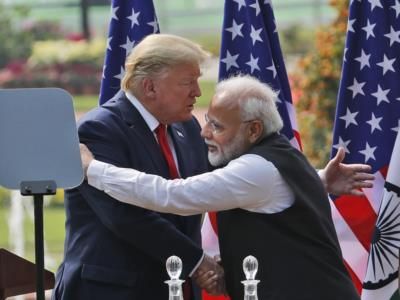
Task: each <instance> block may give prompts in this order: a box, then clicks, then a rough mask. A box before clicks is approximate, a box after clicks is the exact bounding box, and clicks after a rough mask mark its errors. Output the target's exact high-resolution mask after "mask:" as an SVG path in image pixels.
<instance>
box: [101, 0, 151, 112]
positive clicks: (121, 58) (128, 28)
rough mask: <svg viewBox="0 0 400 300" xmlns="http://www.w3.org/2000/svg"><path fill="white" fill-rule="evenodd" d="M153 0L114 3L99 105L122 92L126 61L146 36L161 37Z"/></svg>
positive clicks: (131, 0) (116, 1)
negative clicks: (154, 35) (153, 34)
mask: <svg viewBox="0 0 400 300" xmlns="http://www.w3.org/2000/svg"><path fill="white" fill-rule="evenodd" d="M158 32H159V26H158V21H157V17H156V14H155V10H154V5H153V1H152V0H145V1H144V0H113V1H112V3H111V20H110V28H109V34H108V38H107V49H106V57H105V61H104V67H103V78H102V81H101V89H100V100H99V102H100V104H102V103H104V102H106V101H107V100H109V99H111V98H112V97H113V96H114V95H115V94H116V93H117V92H118V91H119V90H120V83H121V79H122V77H123V75H124V73H125V71H124V65H125V58H126V57H127V56H128V54H129V53H130V52H131V51H132V49H133V47H134V46H135V45H136V44H137V43H138V42H139V41H141V40H142V39H143V38H144V37H145V36H146V35H149V34H152V33H158Z"/></svg>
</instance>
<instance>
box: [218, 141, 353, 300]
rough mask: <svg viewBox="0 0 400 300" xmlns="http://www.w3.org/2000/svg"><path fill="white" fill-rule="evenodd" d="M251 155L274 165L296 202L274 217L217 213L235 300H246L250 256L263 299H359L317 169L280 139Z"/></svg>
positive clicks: (256, 148)
mask: <svg viewBox="0 0 400 300" xmlns="http://www.w3.org/2000/svg"><path fill="white" fill-rule="evenodd" d="M248 153H251V154H257V155H260V156H262V157H263V158H265V159H266V160H268V161H270V162H272V163H273V164H274V165H275V167H276V168H277V169H278V170H279V172H280V174H281V175H282V177H283V178H284V179H285V181H286V182H287V183H288V185H289V186H290V188H291V189H292V190H293V192H294V195H295V202H294V204H293V205H292V206H291V207H290V208H288V209H286V210H284V211H282V212H280V213H275V214H262V213H254V212H249V211H246V210H243V209H233V210H228V211H222V212H219V213H218V214H217V220H218V231H219V243H220V250H221V258H222V263H223V267H224V269H225V276H226V284H227V289H228V293H229V295H230V296H231V298H232V300H243V294H244V293H243V285H242V284H241V281H242V280H244V279H245V276H244V273H243V267H242V262H243V259H244V258H245V257H246V256H248V255H253V256H255V257H256V258H257V259H258V262H259V269H258V273H257V275H256V279H259V280H260V281H261V282H260V283H259V285H258V298H259V299H260V300H357V299H360V298H359V296H358V294H357V291H356V290H355V288H354V286H353V283H352V282H351V280H350V277H349V275H348V273H347V270H346V269H345V266H344V264H343V261H342V255H341V251H340V248H339V243H338V240H337V236H336V232H335V229H334V225H333V221H332V218H331V211H330V206H329V202H328V201H329V200H328V198H327V194H326V192H325V189H324V187H323V185H322V183H321V180H320V179H319V177H318V174H317V173H316V171H315V170H314V168H312V167H311V166H310V164H309V163H308V162H307V160H306V158H305V157H304V156H303V154H301V152H299V151H297V150H296V149H295V148H293V147H292V146H291V145H290V143H289V141H288V140H287V139H286V138H285V137H283V136H281V135H279V134H273V135H272V136H269V137H267V138H265V139H263V140H262V141H261V142H260V143H259V144H257V145H256V146H254V147H253V148H252V149H251V150H250V151H249V152H248ZM265 180H266V181H267V180H269V178H265Z"/></svg>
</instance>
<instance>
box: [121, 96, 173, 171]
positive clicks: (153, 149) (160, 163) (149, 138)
mask: <svg viewBox="0 0 400 300" xmlns="http://www.w3.org/2000/svg"><path fill="white" fill-rule="evenodd" d="M117 101H119V103H118V107H119V109H120V111H121V116H122V118H123V120H124V121H125V122H126V123H127V125H128V126H129V129H130V130H131V131H132V133H133V134H134V135H135V136H136V137H137V139H138V140H139V141H140V142H141V144H142V145H143V146H144V147H145V148H146V149H147V151H148V153H149V158H151V160H152V161H153V163H154V164H155V165H156V167H157V169H158V170H160V174H159V175H161V176H163V177H168V167H167V164H166V162H165V160H164V158H163V156H162V153H161V151H160V147H159V146H158V143H157V141H156V139H155V137H154V134H153V132H152V131H151V130H150V128H149V127H148V126H147V124H146V122H145V120H144V119H143V117H142V116H141V115H140V113H139V111H138V110H137V109H136V108H135V107H134V106H133V104H132V103H131V102H130V101H129V100H128V99H127V98H126V97H125V96H124V97H123V98H120V99H119V100H117Z"/></svg>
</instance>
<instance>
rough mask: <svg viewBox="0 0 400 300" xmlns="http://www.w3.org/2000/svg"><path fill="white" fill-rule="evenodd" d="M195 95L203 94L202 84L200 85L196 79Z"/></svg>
mask: <svg viewBox="0 0 400 300" xmlns="http://www.w3.org/2000/svg"><path fill="white" fill-rule="evenodd" d="M193 95H194V96H195V97H200V96H201V89H200V85H199V82H198V81H196V83H195V84H194V87H193Z"/></svg>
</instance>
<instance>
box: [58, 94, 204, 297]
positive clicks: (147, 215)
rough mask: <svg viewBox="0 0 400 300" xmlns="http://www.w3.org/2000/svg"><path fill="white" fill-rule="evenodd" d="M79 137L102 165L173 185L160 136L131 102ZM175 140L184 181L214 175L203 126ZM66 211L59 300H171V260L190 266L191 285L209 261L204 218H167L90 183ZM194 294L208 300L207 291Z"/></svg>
mask: <svg viewBox="0 0 400 300" xmlns="http://www.w3.org/2000/svg"><path fill="white" fill-rule="evenodd" d="M78 131H79V137H80V140H81V142H83V143H85V144H87V146H88V147H89V148H90V150H91V151H93V153H94V156H95V157H96V158H97V159H98V160H101V161H105V162H109V163H112V164H114V165H116V166H119V167H127V168H135V169H137V170H140V171H144V172H146V173H150V174H158V175H161V176H163V177H165V178H168V167H167V164H166V162H165V160H164V158H163V156H162V153H161V151H160V149H159V146H158V144H157V142H156V140H155V138H154V135H153V133H152V132H151V131H150V129H149V128H148V127H147V125H146V123H145V121H144V120H143V118H142V117H141V115H140V114H139V112H138V111H137V110H136V108H135V107H134V106H133V105H132V104H131V103H130V102H129V100H127V98H126V97H125V96H124V95H122V96H120V97H119V98H116V99H111V100H110V101H108V102H107V103H106V104H104V105H103V106H102V107H98V108H95V109H94V110H92V111H90V112H89V113H88V114H87V115H86V116H85V117H83V119H82V120H81V121H80V122H79V128H78ZM169 132H170V135H171V137H172V139H173V142H174V146H175V150H176V154H177V158H178V164H179V170H180V173H181V176H182V177H187V176H192V175H195V174H199V173H202V172H204V171H206V170H207V168H208V162H207V157H206V149H205V144H204V142H203V140H202V138H201V137H200V134H199V133H200V126H199V124H198V122H197V120H195V119H194V118H193V119H192V120H190V121H188V122H183V123H175V124H172V125H171V126H169ZM65 209H66V217H67V218H66V239H65V254H64V255H65V257H64V261H63V263H62V264H61V266H60V268H59V270H58V272H57V275H56V286H55V288H54V291H53V299H57V300H60V299H63V300H79V299H82V300H83V299H84V300H89V299H93V300H102V299H104V300H105V299H107V300H110V299H114V300H119V299H121V300H123V299H126V300H128V299H130V300H136V299H138V300H163V299H168V286H167V285H166V284H165V283H164V281H165V280H167V279H169V278H168V275H167V273H166V269H165V261H166V260H167V258H168V257H169V256H171V255H177V256H179V257H180V258H181V259H182V261H183V272H182V275H181V278H182V279H185V278H186V277H187V276H188V274H189V273H190V271H191V270H192V269H193V268H194V266H195V265H196V264H197V263H198V261H199V259H200V258H201V256H202V249H201V244H200V243H201V237H200V219H201V217H200V215H197V216H191V217H181V216H176V215H171V214H160V213H156V212H153V211H150V210H146V209H142V208H139V207H135V206H132V205H128V204H124V203H121V202H118V201H116V200H114V199H112V198H111V197H109V196H107V195H106V194H105V193H103V192H100V191H98V190H96V189H94V188H92V187H91V186H89V185H88V184H87V183H86V182H84V183H83V184H82V185H80V186H79V187H78V188H76V189H72V190H68V191H66V199H65ZM194 291H195V299H200V293H199V292H200V291H199V290H198V289H197V288H196V287H195V288H194Z"/></svg>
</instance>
